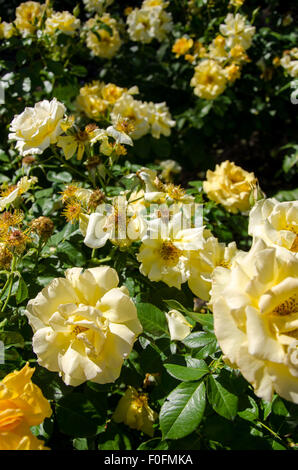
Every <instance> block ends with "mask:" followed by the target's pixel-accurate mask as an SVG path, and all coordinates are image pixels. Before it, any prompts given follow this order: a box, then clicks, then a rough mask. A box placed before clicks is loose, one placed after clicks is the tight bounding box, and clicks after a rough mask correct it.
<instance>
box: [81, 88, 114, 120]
mask: <svg viewBox="0 0 298 470" xmlns="http://www.w3.org/2000/svg"><path fill="white" fill-rule="evenodd" d="M104 86H105V85H104V83H103V82H99V81H98V80H94V81H93V82H92V83H88V84H86V85H85V86H83V87H82V88H80V94H79V96H78V97H77V107H78V109H79V110H80V111H83V112H84V113H85V114H86V116H88V117H89V118H90V119H94V120H95V121H99V120H100V119H101V118H102V114H103V113H104V112H105V111H106V109H107V107H108V106H107V103H106V101H105V100H104V99H103V97H102V90H103V87H104Z"/></svg>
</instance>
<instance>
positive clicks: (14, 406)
mask: <svg viewBox="0 0 298 470" xmlns="http://www.w3.org/2000/svg"><path fill="white" fill-rule="evenodd" d="M34 370H35V369H31V368H30V367H29V364H28V363H27V364H26V365H25V366H24V367H23V368H22V369H21V370H20V371H14V372H12V373H10V374H8V375H7V376H6V377H4V379H3V380H2V381H0V450H46V448H45V447H44V444H43V441H41V440H39V439H37V438H36V437H35V436H34V435H33V434H32V433H31V430H30V426H37V425H38V424H41V423H42V422H43V421H44V419H45V418H49V417H50V416H51V414H52V410H51V406H50V404H49V402H48V400H46V398H45V397H44V396H43V394H42V391H41V390H40V388H39V387H37V385H35V384H33V383H32V381H31V377H32V375H33V373H34Z"/></svg>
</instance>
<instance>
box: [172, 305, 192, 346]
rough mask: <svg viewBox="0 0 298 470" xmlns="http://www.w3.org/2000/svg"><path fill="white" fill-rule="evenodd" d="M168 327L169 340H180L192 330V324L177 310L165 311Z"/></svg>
mask: <svg viewBox="0 0 298 470" xmlns="http://www.w3.org/2000/svg"><path fill="white" fill-rule="evenodd" d="M166 319H167V322H168V328H169V332H170V338H171V340H173V341H174V340H179V341H182V340H183V339H184V338H186V336H188V335H189V333H190V332H191V330H192V325H190V323H188V321H186V319H185V317H184V316H183V315H182V313H180V312H178V311H177V310H170V311H169V312H168V313H166Z"/></svg>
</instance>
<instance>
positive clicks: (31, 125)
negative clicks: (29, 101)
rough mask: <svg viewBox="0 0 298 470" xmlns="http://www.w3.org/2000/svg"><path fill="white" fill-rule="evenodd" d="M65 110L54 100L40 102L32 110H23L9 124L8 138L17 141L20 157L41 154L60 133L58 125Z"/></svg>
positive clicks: (62, 105)
mask: <svg viewBox="0 0 298 470" xmlns="http://www.w3.org/2000/svg"><path fill="white" fill-rule="evenodd" d="M65 110H66V108H65V106H64V104H62V103H60V102H59V101H57V100H56V98H54V99H52V101H47V100H43V101H40V102H39V103H36V105H35V106H34V108H31V107H30V108H25V110H24V111H23V112H22V113H21V114H19V115H17V116H15V117H14V119H13V121H12V122H11V124H10V128H9V130H10V132H11V133H10V134H9V135H8V138H9V139H11V140H16V141H17V144H16V149H17V150H18V151H19V152H20V154H21V155H31V154H42V153H43V151H44V150H45V149H46V148H48V147H49V146H50V145H51V144H55V143H56V142H57V137H58V136H59V135H60V134H61V133H62V129H61V126H60V124H61V122H62V120H63V116H64V113H65Z"/></svg>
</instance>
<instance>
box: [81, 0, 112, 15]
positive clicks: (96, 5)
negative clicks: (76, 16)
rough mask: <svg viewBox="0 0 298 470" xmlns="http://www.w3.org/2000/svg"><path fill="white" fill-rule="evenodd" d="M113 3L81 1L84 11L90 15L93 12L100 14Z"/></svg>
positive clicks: (107, 0) (93, 0)
mask: <svg viewBox="0 0 298 470" xmlns="http://www.w3.org/2000/svg"><path fill="white" fill-rule="evenodd" d="M113 1H114V0H83V2H84V5H85V8H86V10H87V11H89V12H91V13H92V12H94V11H96V12H97V13H101V12H102V11H103V10H104V8H106V7H108V6H109V5H111V4H112V3H113Z"/></svg>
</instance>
